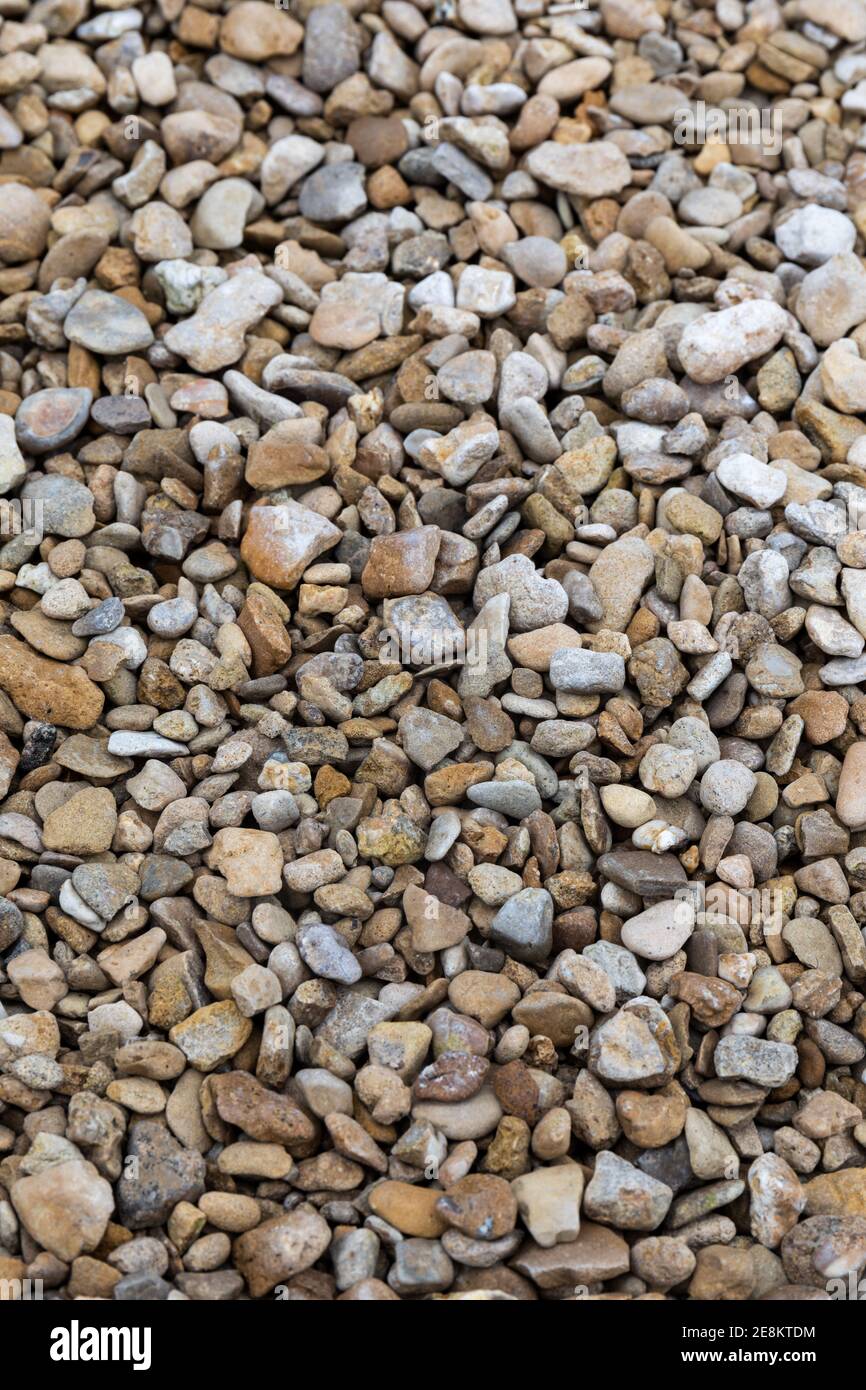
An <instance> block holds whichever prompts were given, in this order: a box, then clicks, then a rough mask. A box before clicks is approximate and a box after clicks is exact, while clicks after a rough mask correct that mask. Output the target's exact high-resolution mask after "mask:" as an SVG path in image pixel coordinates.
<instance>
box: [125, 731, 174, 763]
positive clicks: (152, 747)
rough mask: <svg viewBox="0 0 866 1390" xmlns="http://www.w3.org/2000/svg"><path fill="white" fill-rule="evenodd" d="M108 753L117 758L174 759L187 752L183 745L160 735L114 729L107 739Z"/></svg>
mask: <svg viewBox="0 0 866 1390" xmlns="http://www.w3.org/2000/svg"><path fill="white" fill-rule="evenodd" d="M108 751H109V753H114V754H116V756H117V757H119V758H157V757H164V758H169V757H176V756H177V755H178V754H180V753H187V752H188V751H189V750H188V749H187V747H186V744H184V743H177V742H175V740H174V739H170V738H163V737H162V735H161V734H152V733H150V732H142V733H139V732H138V731H137V730H134V729H116V730H115V731H114V733H112V734H110V735H109V738H108Z"/></svg>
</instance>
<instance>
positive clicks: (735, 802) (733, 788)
mask: <svg viewBox="0 0 866 1390" xmlns="http://www.w3.org/2000/svg"><path fill="white" fill-rule="evenodd" d="M755 785H756V783H755V775H754V773H753V772H751V771H750V770H749V768H747V767H746V766H745V764H744V763H738V762H735V761H734V760H732V759H730V758H722V759H721V760H720V761H719V762H716V763H713V764H712V765H711V766H710V767H708V768H707V770H706V772H705V773H704V775H703V777H702V778H701V785H700V798H701V805H702V806H704V807H705V808H706V809H707V810H708V811H709V812H710V813H711V814H712V815H716V816H736V815H738V814H739V812H740V811H742V810H743V808H744V807H745V805H746V803H747V802H748V800H749V797H750V796H751V795H752V792H753V791H754V790H755Z"/></svg>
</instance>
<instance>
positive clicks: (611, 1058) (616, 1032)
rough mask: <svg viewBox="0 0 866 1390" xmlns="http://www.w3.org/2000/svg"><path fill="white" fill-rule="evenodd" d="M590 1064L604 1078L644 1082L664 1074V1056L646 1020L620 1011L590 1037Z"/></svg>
mask: <svg viewBox="0 0 866 1390" xmlns="http://www.w3.org/2000/svg"><path fill="white" fill-rule="evenodd" d="M589 1065H590V1068H591V1070H592V1071H593V1072H594V1073H595V1074H596V1075H597V1076H598V1077H600V1079H601V1080H602V1081H607V1082H610V1083H611V1084H613V1085H617V1086H629V1085H632V1086H634V1085H642V1084H644V1083H647V1082H650V1081H653V1080H655V1079H657V1078H661V1077H663V1076H664V1073H665V1069H666V1061H665V1057H664V1055H663V1053H662V1050H661V1047H660V1046H659V1043H658V1042H657V1040H656V1038H655V1037H654V1036H653V1033H652V1032H651V1031H650V1028H649V1026H648V1025H647V1023H646V1022H645V1021H644V1020H643V1019H642V1018H640V1017H639V1016H638V1015H637V1014H636V1013H632V1012H629V1011H623V1010H621V1011H620V1012H619V1013H618V1014H616V1015H614V1017H613V1018H611V1019H609V1020H607V1021H606V1022H605V1023H603V1024H601V1025H600V1026H599V1027H597V1028H596V1029H595V1030H594V1032H593V1034H592V1037H591V1039H590V1051H589Z"/></svg>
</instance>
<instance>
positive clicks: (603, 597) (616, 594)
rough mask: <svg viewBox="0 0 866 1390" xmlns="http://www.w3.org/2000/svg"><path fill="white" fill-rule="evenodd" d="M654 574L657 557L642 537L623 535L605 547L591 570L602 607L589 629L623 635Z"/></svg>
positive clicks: (594, 586) (590, 575)
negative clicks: (610, 631)
mask: <svg viewBox="0 0 866 1390" xmlns="http://www.w3.org/2000/svg"><path fill="white" fill-rule="evenodd" d="M654 573H655V556H654V555H653V552H652V550H651V549H650V547H649V546H648V545H647V543H646V541H644V540H642V539H641V538H640V537H638V536H623V537H622V538H621V539H619V540H617V541H614V542H613V544H612V545H607V546H605V548H604V550H603V551H602V553H601V555H600V556H599V557H598V559H597V560H595V561H594V562H593V564H592V566H591V567H590V571H589V579H590V582H591V584H592V588H593V590H594V591H595V594H596V596H597V598H598V600H599V601H600V603H601V606H602V612H601V614H600V616H599V617H598V619H597V620H595V621H592V622H590V623H589V624H588V626H589V630H590V631H598V630H599V629H601V628H610V629H611V630H612V631H614V632H624V631H625V629H626V628H627V627H628V624H629V623H630V622H631V619H632V618H633V617H634V613H635V610H636V608H637V606H638V603H639V602H640V598H641V595H642V593H643V591H644V589H645V588H646V586H647V584H648V583H649V581H650V579H651V578H652V576H653V574H654ZM599 693H601V692H599Z"/></svg>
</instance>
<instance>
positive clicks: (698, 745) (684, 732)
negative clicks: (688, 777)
mask: <svg viewBox="0 0 866 1390" xmlns="http://www.w3.org/2000/svg"><path fill="white" fill-rule="evenodd" d="M668 743H669V744H670V745H672V746H673V747H674V748H686V749H688V750H689V751H690V752H691V753H693V754H694V757H695V760H696V762H697V771H698V772H699V773H703V772H706V770H707V768H708V767H710V766H711V764H712V763H714V762H716V761H717V759H718V757H719V741H718V739H717V738H716V736H715V734H714V733H713V731H712V729H710V728H709V727H708V726H707V725H706V724H705V723H704V722H703V720H701V719H695V718H692V717H691V716H690V715H684V716H683V718H682V719H677V720H676V721H675V722H674V723H673V724H672V725H671V727H670V729H669V731H668Z"/></svg>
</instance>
